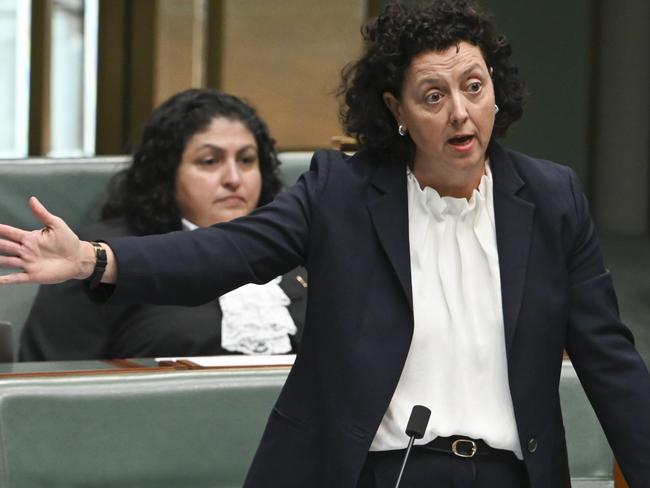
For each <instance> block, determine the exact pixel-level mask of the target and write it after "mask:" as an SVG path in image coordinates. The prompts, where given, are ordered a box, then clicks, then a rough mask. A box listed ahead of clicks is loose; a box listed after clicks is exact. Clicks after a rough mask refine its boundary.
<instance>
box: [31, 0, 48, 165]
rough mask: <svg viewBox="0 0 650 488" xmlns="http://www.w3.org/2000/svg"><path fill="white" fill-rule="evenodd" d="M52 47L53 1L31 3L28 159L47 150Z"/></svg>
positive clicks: (41, 0) (40, 0)
mask: <svg viewBox="0 0 650 488" xmlns="http://www.w3.org/2000/svg"><path fill="white" fill-rule="evenodd" d="M51 46H52V0H33V1H32V31H31V59H30V62H31V72H30V80H29V142H28V154H29V155H30V156H40V155H44V154H47V152H48V151H49V150H50V66H51Z"/></svg>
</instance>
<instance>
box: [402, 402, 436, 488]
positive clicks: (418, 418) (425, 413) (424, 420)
mask: <svg viewBox="0 0 650 488" xmlns="http://www.w3.org/2000/svg"><path fill="white" fill-rule="evenodd" d="M430 416H431V410H429V409H428V408H427V407H424V406H422V405H415V406H413V409H412V410H411V416H410V417H409V421H408V424H407V426H406V435H408V436H409V444H408V447H407V448H406V454H405V455H404V461H403V462H402V469H400V470H399V476H398V477H397V483H395V488H399V483H400V481H402V475H403V474H404V468H406V461H408V458H409V454H410V453H411V448H412V447H413V443H414V442H415V439H422V437H424V432H425V431H426V429H427V424H428V423H429V417H430Z"/></svg>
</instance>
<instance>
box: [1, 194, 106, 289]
mask: <svg viewBox="0 0 650 488" xmlns="http://www.w3.org/2000/svg"><path fill="white" fill-rule="evenodd" d="M29 206H30V207H31V210H32V212H33V213H34V215H35V216H36V218H38V220H39V221H40V222H41V223H42V224H43V226H44V227H43V228H42V229H40V230H33V231H25V230H22V229H18V228H16V227H11V226H9V225H3V224H0V253H2V255H1V256H0V267H4V268H15V269H18V270H19V271H17V272H14V273H10V274H7V275H4V276H0V284H9V283H44V284H49V283H60V282H62V281H66V280H69V279H73V278H77V279H84V278H87V277H88V276H90V274H91V273H92V270H93V267H94V263H95V258H94V250H93V247H92V245H91V244H90V243H88V242H84V241H80V240H79V238H78V237H77V235H76V234H75V233H74V232H73V231H72V230H71V229H70V227H68V225H67V224H66V223H65V222H64V221H63V220H62V219H61V218H59V217H57V216H55V215H53V214H51V213H50V212H48V211H47V209H46V208H45V207H44V206H43V205H42V204H41V202H39V201H38V199H37V198H35V197H31V198H30V199H29Z"/></svg>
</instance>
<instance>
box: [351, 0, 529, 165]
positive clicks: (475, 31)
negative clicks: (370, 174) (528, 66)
mask: <svg viewBox="0 0 650 488" xmlns="http://www.w3.org/2000/svg"><path fill="white" fill-rule="evenodd" d="M362 35H363V38H364V40H365V51H364V53H363V55H362V56H361V58H360V59H359V60H358V61H356V62H354V63H352V64H349V65H348V66H346V67H345V68H344V69H343V72H342V80H341V84H340V86H339V90H338V94H339V96H341V97H342V100H341V109H340V115H341V121H342V124H343V126H344V128H345V130H346V132H347V133H348V134H350V135H353V136H355V137H356V139H357V141H358V143H359V145H360V146H361V147H363V148H367V149H369V150H373V151H376V152H378V153H380V154H385V155H391V156H393V157H397V158H399V159H400V160H402V161H404V160H405V159H404V158H406V161H408V162H410V161H411V159H412V157H413V154H414V149H415V148H414V145H413V142H412V140H411V138H410V137H400V136H399V135H398V133H397V125H396V122H395V119H394V117H393V115H392V114H391V112H390V111H389V110H388V108H387V107H386V105H385V104H384V100H383V97H382V95H383V93H384V92H389V93H392V94H393V95H394V96H395V97H396V98H397V99H401V91H402V83H403V81H404V73H405V71H406V69H407V68H408V66H409V65H410V63H411V60H412V59H413V57H414V56H416V55H418V54H419V53H421V52H424V51H443V50H445V49H448V48H450V47H452V46H454V45H457V44H459V43H460V42H462V41H466V42H469V43H470V44H473V45H475V46H477V47H479V48H480V49H481V52H482V54H483V57H484V59H485V62H486V64H487V65H488V67H490V68H492V70H493V72H492V80H493V82H494V91H495V96H496V103H497V105H498V106H499V112H498V114H497V116H496V119H495V123H494V130H493V132H492V137H493V138H498V137H502V136H504V135H505V133H506V131H507V129H508V127H509V126H510V124H512V123H513V122H514V121H516V120H517V119H519V118H520V117H521V115H522V113H523V100H524V87H523V83H522V81H521V79H520V78H519V72H518V69H517V67H516V66H515V65H514V63H513V62H512V60H511V54H512V49H511V47H510V43H509V42H508V40H507V39H506V38H505V37H504V36H503V35H500V34H499V33H497V32H496V29H495V26H494V24H493V23H492V19H491V18H490V16H488V15H487V14H486V13H483V12H481V10H479V9H478V7H477V6H476V5H475V4H474V3H473V2H472V1H471V0H437V1H433V2H431V3H429V4H427V5H426V6H418V7H407V6H404V5H401V4H394V5H389V6H387V7H386V9H385V10H384V11H383V12H382V13H381V14H380V15H379V16H378V17H377V18H376V19H374V20H372V21H370V22H368V23H367V24H366V25H365V26H364V27H363V28H362Z"/></svg>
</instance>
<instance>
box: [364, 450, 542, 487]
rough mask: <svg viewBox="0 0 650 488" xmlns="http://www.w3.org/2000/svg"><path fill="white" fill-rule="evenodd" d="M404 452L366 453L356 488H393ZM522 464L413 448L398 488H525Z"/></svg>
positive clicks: (525, 474)
mask: <svg viewBox="0 0 650 488" xmlns="http://www.w3.org/2000/svg"><path fill="white" fill-rule="evenodd" d="M404 453H405V450H399V451H381V452H369V453H368V458H367V459H366V463H365V464H364V466H363V470H362V472H361V477H360V479H359V483H358V484H357V488H394V487H395V482H396V481H397V476H398V475H399V470H400V468H401V466H402V461H403V460H404ZM528 486H529V483H528V475H527V473H526V468H525V466H524V463H523V462H522V461H519V460H518V459H517V458H516V457H515V456H514V455H513V456H512V459H494V458H491V457H487V456H486V457H482V456H475V457H473V458H461V457H457V456H454V455H453V454H445V453H439V452H434V451H430V450H427V449H423V448H418V447H414V448H413V449H412V450H411V454H410V456H409V459H408V462H407V463H406V468H405V470H404V474H403V475H402V480H401V482H400V488H526V487H528Z"/></svg>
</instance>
